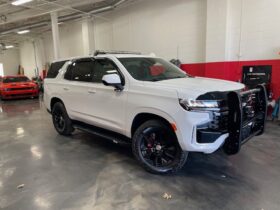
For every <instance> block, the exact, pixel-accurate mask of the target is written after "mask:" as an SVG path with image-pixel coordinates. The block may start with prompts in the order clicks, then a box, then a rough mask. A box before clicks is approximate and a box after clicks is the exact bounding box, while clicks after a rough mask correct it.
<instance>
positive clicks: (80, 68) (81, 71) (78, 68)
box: [72, 60, 94, 82]
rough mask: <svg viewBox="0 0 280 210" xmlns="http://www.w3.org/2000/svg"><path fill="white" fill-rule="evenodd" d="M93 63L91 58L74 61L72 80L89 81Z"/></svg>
mask: <svg viewBox="0 0 280 210" xmlns="http://www.w3.org/2000/svg"><path fill="white" fill-rule="evenodd" d="M93 65H94V62H93V61H91V60H88V61H80V62H77V63H74V64H73V67H72V80H73V81H81V82H91V81H92V76H93Z"/></svg>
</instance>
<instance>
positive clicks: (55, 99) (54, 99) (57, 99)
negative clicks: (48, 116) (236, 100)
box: [51, 97, 63, 110]
mask: <svg viewBox="0 0 280 210" xmlns="http://www.w3.org/2000/svg"><path fill="white" fill-rule="evenodd" d="M57 102H61V103H62V104H63V102H62V100H60V99H59V98H56V97H54V98H52V99H51V110H52V109H53V106H54V105H55V103H57Z"/></svg>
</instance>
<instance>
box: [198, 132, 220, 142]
mask: <svg viewBox="0 0 280 210" xmlns="http://www.w3.org/2000/svg"><path fill="white" fill-rule="evenodd" d="M223 134H224V133H223V132H219V131H213V130H210V129H198V130H197V133H196V141H197V143H200V144H209V143H214V142H215V141H216V140H217V139H218V138H219V137H221V136H222V135H223Z"/></svg>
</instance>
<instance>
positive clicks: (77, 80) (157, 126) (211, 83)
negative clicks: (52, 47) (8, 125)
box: [44, 51, 267, 174]
mask: <svg viewBox="0 0 280 210" xmlns="http://www.w3.org/2000/svg"><path fill="white" fill-rule="evenodd" d="M44 86H45V87H44V89H45V92H44V102H45V105H46V107H47V109H48V110H49V112H51V114H52V117H53V123H54V126H55V128H56V130H57V132H58V133H60V134H62V135H70V134H71V133H72V132H73V131H74V129H75V128H77V129H81V130H85V131H87V132H91V133H94V134H96V135H100V136H102V137H104V138H107V139H111V140H113V142H115V143H118V142H124V141H125V142H128V143H131V145H132V150H133V153H134V155H135V157H136V158H137V160H138V161H139V162H140V164H141V165H142V166H143V167H144V168H145V169H147V170H148V171H150V172H153V173H158V174H164V173H171V172H175V171H177V170H178V169H180V168H181V167H182V166H183V165H184V163H185V161H186V159H187V154H188V152H202V153H213V152H215V151H216V150H218V149H219V148H221V147H222V148H223V149H224V151H225V152H226V153H227V154H236V153H237V152H238V151H239V150H240V146H241V145H242V144H243V143H244V142H246V141H247V140H249V139H250V138H252V137H253V136H256V135H260V134H262V133H263V131H264V127H265V119H266V111H267V108H266V107H267V106H266V104H267V100H266V91H265V88H264V87H263V86H258V87H256V88H255V89H253V90H248V91H244V85H243V84H240V83H235V82H230V81H223V80H217V79H208V78H201V77H193V76H190V75H188V74H186V73H185V72H184V71H182V70H181V69H179V68H178V67H176V66H175V65H173V64H171V63H169V62H167V61H165V60H163V59H161V58H157V57H154V56H146V55H141V54H133V53H129V52H114V53H112V52H110V53H108V52H104V51H103V52H102V51H97V52H96V53H95V55H94V56H91V57H82V58H71V59H66V60H62V61H57V62H54V63H52V65H51V68H50V70H49V73H48V76H47V78H46V79H45V81H44Z"/></svg>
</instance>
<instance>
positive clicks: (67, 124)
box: [52, 102, 73, 135]
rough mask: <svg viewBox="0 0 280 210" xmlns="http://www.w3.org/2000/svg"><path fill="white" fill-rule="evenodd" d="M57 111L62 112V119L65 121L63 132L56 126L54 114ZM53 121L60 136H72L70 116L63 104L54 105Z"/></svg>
mask: <svg viewBox="0 0 280 210" xmlns="http://www.w3.org/2000/svg"><path fill="white" fill-rule="evenodd" d="M56 110H59V111H61V115H62V117H63V119H64V123H65V125H64V128H63V130H60V129H59V128H57V126H56V123H55V119H54V112H55V111H56ZM52 120H53V124H54V127H55V129H56V131H57V132H58V133H59V134H61V135H70V134H71V133H72V131H73V127H72V122H71V119H70V118H69V116H68V114H67V112H66V109H65V107H64V105H63V104H62V103H61V102H57V103H55V104H54V106H53V109H52Z"/></svg>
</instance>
